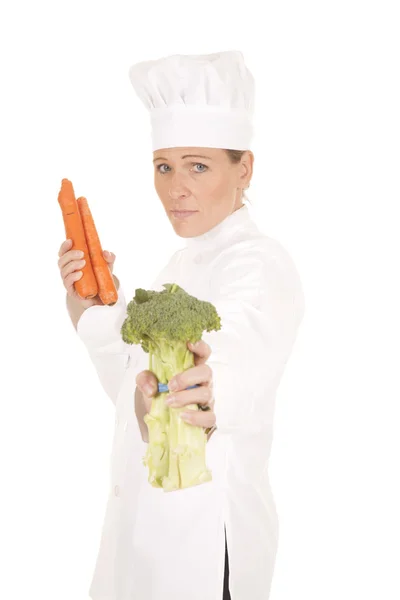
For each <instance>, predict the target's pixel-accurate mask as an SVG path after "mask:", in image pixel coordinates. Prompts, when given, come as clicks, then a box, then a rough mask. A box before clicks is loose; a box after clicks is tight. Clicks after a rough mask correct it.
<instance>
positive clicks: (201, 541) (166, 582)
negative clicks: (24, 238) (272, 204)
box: [58, 51, 304, 600]
mask: <svg viewBox="0 0 400 600" xmlns="http://www.w3.org/2000/svg"><path fill="white" fill-rule="evenodd" d="M129 76H130V80H131V82H132V85H133V87H134V89H135V91H136V93H137V95H138V96H139V98H140V99H141V100H142V101H143V103H144V104H145V105H146V107H147V108H148V109H149V111H150V117H151V125H152V147H153V163H154V182H155V189H156V191H157V194H158V196H159V198H160V200H161V202H162V205H163V209H164V210H165V213H166V215H167V218H168V220H169V222H170V223H171V225H172V227H173V228H174V231H175V232H176V234H177V235H178V236H179V237H181V238H182V239H184V241H185V246H184V247H182V248H181V249H179V250H178V251H177V252H175V253H174V254H173V256H172V257H171V258H170V260H169V261H168V263H167V264H166V265H165V267H164V268H163V269H162V270H161V272H160V273H159V275H158V276H157V278H156V279H155V281H154V282H153V284H152V288H151V289H154V290H159V291H161V290H162V289H163V288H162V284H163V283H172V282H176V283H178V285H180V286H181V287H183V288H184V289H185V290H186V291H187V292H188V293H189V294H191V295H193V296H196V297H197V298H199V299H201V300H206V301H209V302H212V303H213V304H214V306H215V307H216V309H217V312H218V314H219V315H220V317H221V325H222V328H221V330H219V331H217V332H215V331H214V332H205V333H204V334H203V337H202V341H201V342H200V343H199V344H198V347H194V348H193V347H190V346H189V347H190V349H191V350H192V351H193V352H194V355H195V366H194V367H193V368H192V369H188V370H187V371H184V372H182V373H180V374H178V375H177V376H176V377H174V378H173V380H171V381H169V383H168V387H169V390H170V394H169V398H168V399H167V401H168V403H169V405H170V406H176V407H178V406H179V407H183V406H186V405H188V404H193V403H197V404H198V405H199V407H201V408H202V410H199V411H189V410H187V411H186V413H187V415H186V417H184V418H185V420H186V421H187V422H188V423H190V424H192V425H198V426H201V427H203V428H204V429H205V433H206V434H207V440H208V442H207V451H206V459H207V466H208V467H209V468H210V470H211V472H212V481H210V482H207V483H205V484H201V485H198V486H194V487H191V488H187V489H183V490H179V491H176V492H170V493H165V492H163V490H160V489H159V488H153V487H152V486H151V485H150V484H149V482H148V480H147V476H148V473H147V468H145V467H144V466H143V464H142V457H143V456H144V454H145V450H146V443H147V442H148V432H147V426H146V424H145V423H144V421H143V417H144V415H145V414H146V413H147V412H148V411H149V410H150V405H151V398H152V396H153V395H154V394H155V393H157V389H158V388H157V384H158V382H157V379H156V377H155V376H154V375H153V373H152V372H151V371H150V370H149V369H148V354H146V353H145V352H144V351H143V350H142V348H141V346H139V345H129V344H126V343H125V342H124V341H123V340H122V337H121V334H120V328H121V325H122V323H123V321H124V319H125V317H126V306H127V303H126V299H125V294H124V291H123V289H122V286H121V284H120V282H119V280H118V279H117V278H116V277H115V275H114V278H115V282H116V285H117V289H118V302H117V303H116V304H115V305H114V306H106V305H103V304H102V302H101V301H100V299H99V298H95V299H93V300H82V299H81V298H80V297H79V296H78V295H77V294H76V292H75V290H74V287H73V283H74V281H76V280H77V279H79V277H81V274H82V272H81V271H80V270H79V269H81V268H82V266H83V263H82V261H80V260H78V259H79V258H80V256H81V255H79V253H77V252H76V251H75V250H71V249H70V248H71V241H69V240H66V241H65V242H64V243H63V244H62V246H61V248H60V251H59V257H60V258H59V261H58V264H59V268H60V273H61V277H62V279H63V283H64V286H65V287H66V289H67V307H68V310H69V314H70V316H71V319H72V322H73V324H74V326H75V327H76V329H77V333H78V335H79V337H80V338H81V340H82V341H83V343H84V344H85V346H86V348H87V350H88V353H89V356H90V359H91V361H92V363H93V365H94V367H95V369H96V372H97V375H98V377H99V379H100V382H101V384H102V386H103V388H104V390H105V391H106V393H107V395H108V396H109V397H110V399H111V400H112V402H113V403H114V404H115V408H116V418H115V435H114V441H113V452H112V464H111V477H110V490H109V496H108V502H107V508H106V513H105V518H104V524H103V530H102V536H101V541H100V548H99V552H98V557H97V562H96V567H95V572H94V575H93V579H92V582H91V586H90V590H89V595H90V597H91V598H92V599H93V600H134V599H135V600H136V599H137V600H220V599H223V600H227V599H228V598H231V599H232V600H249V599H251V600H267V598H268V597H269V594H270V587H271V581H272V576H273V570H274V564H275V558H276V551H277V543H278V517H277V512H276V510H275V503H274V499H273V496H272V492H271V489H270V485H269V478H268V460H269V454H270V448H271V442H272V423H273V415H274V406H275V396H276V392H277V388H278V385H279V382H280V379H281V377H282V374H283V371H284V368H285V365H286V363H287V361H288V358H289V356H290V354H291V350H292V347H293V344H294V341H295V339H296V337H297V331H298V327H299V325H300V322H301V321H302V318H303V314H304V296H303V291H302V285H301V282H300V279H299V275H298V273H297V270H296V267H295V265H294V263H293V261H292V259H291V257H290V256H289V254H288V252H287V251H286V250H285V249H284V248H283V246H282V245H281V244H280V243H279V242H278V241H277V240H274V239H273V238H270V237H268V236H266V235H265V234H263V233H262V232H260V231H259V229H258V228H257V225H256V223H255V222H254V221H253V219H252V218H251V215H250V213H249V211H248V208H247V206H246V205H245V204H244V203H243V197H244V190H245V189H246V188H248V186H249V184H250V180H251V177H252V173H253V160H254V156H253V153H252V152H251V150H250V149H249V147H250V142H251V139H252V135H253V131H252V113H253V99H254V81H253V78H252V75H251V73H250V72H249V70H248V69H247V68H246V66H245V64H244V61H243V56H242V54H241V52H238V51H226V52H219V53H215V54H208V55H172V56H168V57H165V58H161V59H159V60H153V61H146V62H142V63H137V64H135V65H133V66H132V67H131V68H130V71H129ZM104 257H105V259H106V260H107V262H108V263H109V265H110V268H111V270H112V269H113V266H114V261H115V255H114V254H110V253H107V252H105V253H104ZM136 287H140V282H137V286H136ZM173 384H175V385H173ZM195 384H199V386H198V387H196V388H193V389H190V390H189V389H187V388H188V387H189V386H194V385H195ZM133 390H134V391H133ZM228 557H229V562H228Z"/></svg>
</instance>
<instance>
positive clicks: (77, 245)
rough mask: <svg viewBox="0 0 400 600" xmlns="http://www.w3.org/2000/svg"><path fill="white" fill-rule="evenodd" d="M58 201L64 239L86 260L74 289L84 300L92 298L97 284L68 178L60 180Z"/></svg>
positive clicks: (96, 289)
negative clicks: (62, 221) (62, 220)
mask: <svg viewBox="0 0 400 600" xmlns="http://www.w3.org/2000/svg"><path fill="white" fill-rule="evenodd" d="M58 203H59V205H60V207H61V211H62V216H63V219H64V225H65V234H66V236H67V238H66V239H71V240H72V249H74V250H82V251H83V254H84V256H83V258H84V259H85V260H86V264H85V266H84V267H83V268H82V277H81V278H80V279H78V280H77V281H75V282H74V286H75V290H76V291H77V293H78V294H79V296H80V297H81V298H83V299H84V300H87V299H88V298H94V297H95V296H97V292H98V285H97V281H96V277H95V274H94V270H93V267H92V263H91V260H90V254H89V249H88V245H87V243H86V237H85V231H84V227H83V223H82V219H81V215H80V211H79V207H78V203H77V200H76V198H75V193H74V188H73V186H72V183H71V181H69V179H63V180H62V181H61V189H60V191H59V194H58Z"/></svg>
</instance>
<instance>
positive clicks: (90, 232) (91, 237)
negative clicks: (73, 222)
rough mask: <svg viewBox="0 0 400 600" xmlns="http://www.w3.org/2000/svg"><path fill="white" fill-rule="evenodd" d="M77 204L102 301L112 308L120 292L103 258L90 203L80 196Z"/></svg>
mask: <svg viewBox="0 0 400 600" xmlns="http://www.w3.org/2000/svg"><path fill="white" fill-rule="evenodd" d="M77 204H78V208H79V212H80V215H81V219H82V224H83V229H84V231H85V237H86V242H87V245H88V248H89V254H90V260H91V261H92V267H93V271H94V274H95V277H96V280H97V286H98V294H99V297H100V300H101V301H102V302H103V304H108V305H111V306H112V305H113V304H115V303H116V302H117V300H118V292H117V288H116V287H115V284H114V279H113V276H112V273H111V270H110V267H109V266H108V263H107V262H106V260H105V258H104V256H103V249H102V247H101V244H100V239H99V236H98V233H97V230H96V226H95V224H94V220H93V216H92V213H91V212H90V208H89V204H88V201H87V200H86V198H85V197H84V196H80V197H79V198H78V199H77Z"/></svg>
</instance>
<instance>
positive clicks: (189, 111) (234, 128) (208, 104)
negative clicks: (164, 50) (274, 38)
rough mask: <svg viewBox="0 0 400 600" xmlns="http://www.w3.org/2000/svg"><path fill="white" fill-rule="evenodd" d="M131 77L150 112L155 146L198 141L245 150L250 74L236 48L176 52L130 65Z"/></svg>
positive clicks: (251, 100)
mask: <svg viewBox="0 0 400 600" xmlns="http://www.w3.org/2000/svg"><path fill="white" fill-rule="evenodd" d="M129 78H130V81H131V83H132V85H133V87H134V89H135V91H136V93H137V95H138V96H139V98H140V99H141V100H142V102H143V103H144V105H145V106H146V108H147V109H148V110H149V111H150V119H151V128H152V132H151V135H152V147H153V151H154V150H157V149H159V148H171V147H174V146H175V147H181V146H200V147H207V148H226V149H232V150H248V149H249V147H250V142H251V140H252V137H253V125H252V116H253V112H254V78H253V76H252V74H251V72H250V71H249V69H248V68H247V67H246V65H245V64H244V59H243V54H242V53H241V52H239V51H225V52H217V53H214V54H199V55H187V54H186V55H185V54H174V55H171V56H166V57H164V58H160V59H158V60H148V61H144V62H139V63H136V64H134V65H132V66H131V67H130V69H129Z"/></svg>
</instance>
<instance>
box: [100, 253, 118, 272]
mask: <svg viewBox="0 0 400 600" xmlns="http://www.w3.org/2000/svg"><path fill="white" fill-rule="evenodd" d="M103 256H104V260H105V261H106V263H107V264H108V266H109V267H110V271H111V273H112V272H113V268H114V262H115V259H116V256H115V254H114V253H113V252H108V250H104V251H103Z"/></svg>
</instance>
